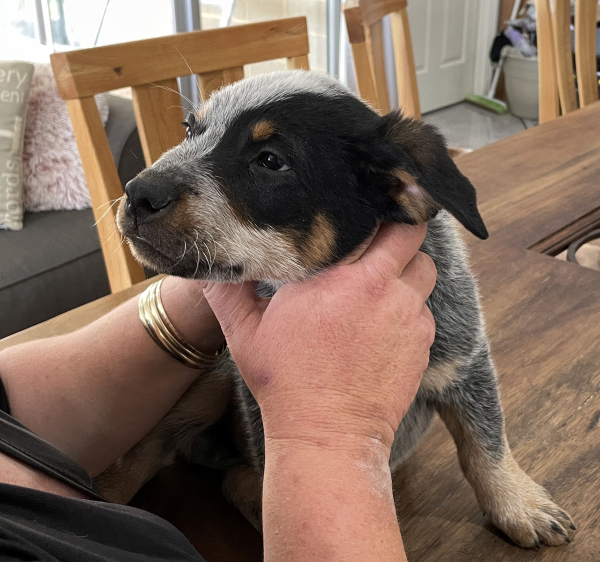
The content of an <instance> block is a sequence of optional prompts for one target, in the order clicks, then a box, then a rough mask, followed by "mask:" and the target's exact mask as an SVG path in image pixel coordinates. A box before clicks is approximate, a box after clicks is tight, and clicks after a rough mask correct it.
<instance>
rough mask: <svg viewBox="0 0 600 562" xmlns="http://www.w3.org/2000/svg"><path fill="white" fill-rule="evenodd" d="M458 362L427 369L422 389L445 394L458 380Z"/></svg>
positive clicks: (422, 381)
mask: <svg viewBox="0 0 600 562" xmlns="http://www.w3.org/2000/svg"><path fill="white" fill-rule="evenodd" d="M457 366H458V364H457V362H456V361H450V362H448V363H442V364H441V365H435V366H431V365H430V366H429V367H427V369H426V371H425V373H423V379H422V380H421V388H422V389H423V390H429V391H433V392H443V391H444V389H445V388H446V387H447V386H448V385H449V384H452V383H453V382H454V381H455V380H456V369H457Z"/></svg>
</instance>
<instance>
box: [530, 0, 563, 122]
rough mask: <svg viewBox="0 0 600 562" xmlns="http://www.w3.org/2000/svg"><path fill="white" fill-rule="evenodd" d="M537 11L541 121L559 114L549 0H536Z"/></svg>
mask: <svg viewBox="0 0 600 562" xmlns="http://www.w3.org/2000/svg"><path fill="white" fill-rule="evenodd" d="M535 7H536V13H537V25H538V30H537V31H538V32H537V50H538V75H539V100H540V123H546V122H547V121H552V120H553V119H556V118H557V117H558V116H559V105H558V87H557V85H556V83H557V80H556V65H555V61H554V37H553V33H552V16H551V12H550V4H549V0H535Z"/></svg>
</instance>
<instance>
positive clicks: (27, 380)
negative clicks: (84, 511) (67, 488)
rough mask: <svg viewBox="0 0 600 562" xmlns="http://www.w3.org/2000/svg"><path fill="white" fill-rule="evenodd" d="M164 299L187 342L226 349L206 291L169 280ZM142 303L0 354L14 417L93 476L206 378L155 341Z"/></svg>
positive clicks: (129, 304) (211, 350) (208, 349)
mask: <svg viewBox="0 0 600 562" xmlns="http://www.w3.org/2000/svg"><path fill="white" fill-rule="evenodd" d="M179 285H181V286H179ZM162 298H163V303H164V306H165V310H166V312H167V314H168V316H169V317H170V318H171V320H172V321H173V323H174V325H175V327H176V328H177V329H178V330H179V331H180V333H181V334H182V336H184V338H186V341H188V342H189V343H190V344H192V345H194V346H195V347H196V348H197V349H198V350H200V351H203V352H205V353H214V352H215V351H216V350H217V349H218V348H219V346H220V345H221V344H222V342H223V336H222V334H221V331H220V328H219V325H218V323H217V321H216V319H215V318H214V316H213V314H212V312H211V311H210V308H209V307H208V305H207V303H206V301H205V300H203V301H202V302H200V301H201V299H202V290H201V288H200V287H199V286H196V285H194V284H190V282H183V281H181V280H178V279H175V278H169V279H166V280H165V282H164V284H163V290H162ZM137 302H138V299H137V298H135V299H133V300H131V301H128V302H126V303H125V304H123V305H122V306H120V307H118V308H117V309H115V310H113V311H111V312H110V313H108V314H107V315H106V316H104V317H102V318H100V319H99V320H97V321H96V322H94V323H92V324H90V325H89V326H86V327H85V328H83V329H82V330H79V331H77V332H74V333H72V334H67V335H65V336H60V337H57V338H50V339H47V340H40V341H35V342H30V343H27V344H23V345H19V346H15V347H12V348H8V349H6V350H4V351H3V352H1V353H0V376H1V377H2V381H3V383H4V385H5V387H6V391H7V394H8V398H9V403H10V408H11V413H12V415H13V416H14V417H15V418H16V419H17V420H19V421H20V422H21V423H23V424H24V425H26V426H27V427H29V428H30V429H31V430H32V431H34V432H35V433H37V434H38V435H40V436H41V437H43V438H44V439H46V440H47V441H49V442H50V443H52V444H53V445H55V446H56V447H58V448H59V449H61V450H62V451H64V452H65V453H67V454H69V455H70V456H71V457H73V458H74V459H75V460H77V461H78V462H79V463H80V464H81V465H82V466H83V467H84V468H86V469H87V470H88V471H89V472H90V473H91V474H92V475H96V474H98V473H99V472H101V471H102V470H104V469H105V468H106V467H107V466H109V465H110V464H112V463H113V462H115V461H116V460H117V459H118V458H119V457H120V456H122V455H123V454H124V453H125V452H127V451H128V450H129V449H130V448H131V447H132V446H133V445H134V444H135V443H136V442H137V441H139V440H140V439H141V438H142V437H143V436H144V435H145V434H146V433H147V432H148V431H149V430H150V429H151V428H152V427H153V426H154V425H156V423H157V422H158V420H159V419H160V418H161V417H162V416H164V415H165V414H166V412H167V411H168V410H169V409H170V408H171V407H172V406H173V405H174V404H175V402H176V401H177V400H178V399H179V398H180V397H181V395H182V394H183V393H184V392H185V390H186V389H187V388H188V387H189V386H190V384H191V383H192V382H193V381H194V380H195V379H196V377H197V376H198V375H199V374H200V373H201V371H198V370H195V369H190V368H188V367H185V366H184V365H182V364H181V363H179V362H178V361H176V360H175V359H173V358H172V357H170V356H169V355H168V354H167V353H165V352H164V351H163V350H162V349H160V348H159V347H158V346H157V345H156V344H155V343H154V341H153V340H152V339H151V338H150V337H149V336H148V334H147V333H146V331H145V329H144V327H143V326H142V324H141V322H140V320H139V317H138V304H137Z"/></svg>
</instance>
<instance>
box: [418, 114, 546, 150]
mask: <svg viewBox="0 0 600 562" xmlns="http://www.w3.org/2000/svg"><path fill="white" fill-rule="evenodd" d="M423 119H424V121H426V122H427V123H431V124H432V125H436V126H437V127H438V128H439V129H440V130H441V132H442V133H443V134H444V136H445V137H446V139H447V141H448V144H449V145H450V146H455V147H460V148H480V147H482V146H485V145H486V144H490V143H492V142H495V141H497V140H500V139H503V138H505V137H508V136H510V135H514V134H516V133H519V132H521V131H523V130H525V129H527V128H529V127H533V126H535V125H536V122H535V121H531V120H530V119H520V118H519V117H515V116H514V115H511V114H509V113H507V114H505V115H498V114H496V113H494V112H492V111H489V110H487V109H482V108H480V107H477V106H475V105H472V104H470V103H459V104H457V105H452V106H450V107H445V108H443V109H439V110H437V111H433V112H431V113H428V114H426V115H424V116H423Z"/></svg>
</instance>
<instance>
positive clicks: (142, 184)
mask: <svg viewBox="0 0 600 562" xmlns="http://www.w3.org/2000/svg"><path fill="white" fill-rule="evenodd" d="M125 194H126V195H127V199H126V200H125V208H124V210H125V214H126V215H127V216H128V217H130V218H131V219H133V220H134V221H135V223H136V224H137V226H140V225H141V224H146V223H150V222H152V221H154V220H156V219H157V218H159V217H162V216H163V215H164V214H165V213H166V212H167V210H168V209H170V208H171V207H173V205H174V204H175V202H176V201H177V200H178V199H179V196H180V195H181V189H178V188H177V187H176V186H174V185H173V183H172V182H163V181H161V180H160V178H144V177H141V176H138V177H136V178H134V179H132V180H131V181H130V182H129V183H128V184H127V185H126V186H125Z"/></svg>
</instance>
